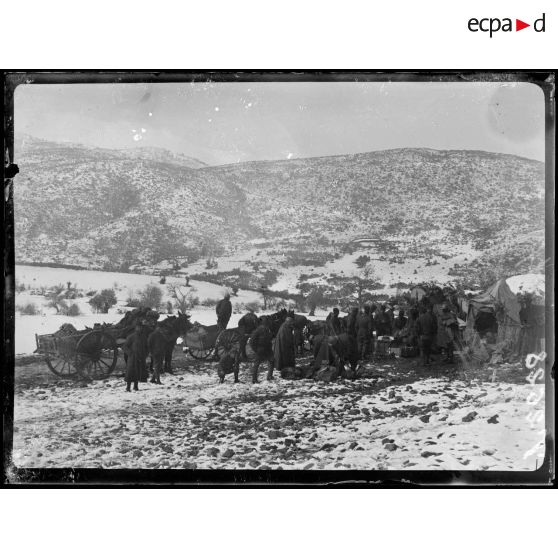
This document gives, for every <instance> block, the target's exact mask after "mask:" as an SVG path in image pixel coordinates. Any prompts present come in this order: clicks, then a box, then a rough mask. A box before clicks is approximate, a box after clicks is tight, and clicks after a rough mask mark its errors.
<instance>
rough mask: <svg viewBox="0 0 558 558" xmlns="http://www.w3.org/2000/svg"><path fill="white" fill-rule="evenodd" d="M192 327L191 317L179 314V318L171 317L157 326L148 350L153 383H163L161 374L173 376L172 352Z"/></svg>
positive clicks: (151, 334) (148, 340)
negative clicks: (179, 339)
mask: <svg viewBox="0 0 558 558" xmlns="http://www.w3.org/2000/svg"><path fill="white" fill-rule="evenodd" d="M191 327H192V324H191V323H190V316H188V314H183V313H182V312H180V311H179V312H178V316H169V317H168V318H165V319H164V320H163V321H162V322H159V323H158V324H157V327H156V328H155V330H154V331H153V332H152V333H150V334H149V336H148V338H147V348H148V350H149V353H150V355H151V365H152V366H153V368H154V370H153V378H152V379H151V382H152V383H154V384H160V383H161V378H160V376H161V372H162V371H163V361H164V372H168V373H169V374H172V367H171V361H172V352H173V350H174V346H175V345H176V340H177V339H178V337H180V336H183V335H186V333H187V332H188V330H189V329H190V328H191Z"/></svg>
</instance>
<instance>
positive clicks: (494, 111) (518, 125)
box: [487, 83, 545, 143]
mask: <svg viewBox="0 0 558 558" xmlns="http://www.w3.org/2000/svg"><path fill="white" fill-rule="evenodd" d="M544 114H545V111H544V95H543V94H542V90H541V89H540V88H539V87H537V86H536V85H533V84H531V83H502V84H501V85H500V86H499V87H498V88H497V89H496V91H495V92H494V93H493V94H492V97H491V99H490V101H489V103H488V110H487V121H488V125H489V127H490V129H491V130H492V132H493V133H495V134H498V135H500V136H505V137H506V138H507V139H508V140H510V141H513V142H516V143H523V142H527V141H530V140H532V139H533V138H536V137H537V136H540V137H541V139H542V138H544Z"/></svg>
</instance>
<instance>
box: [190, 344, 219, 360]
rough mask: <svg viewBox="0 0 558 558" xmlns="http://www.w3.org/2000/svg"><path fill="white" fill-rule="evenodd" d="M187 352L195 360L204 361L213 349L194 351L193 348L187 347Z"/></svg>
mask: <svg viewBox="0 0 558 558" xmlns="http://www.w3.org/2000/svg"><path fill="white" fill-rule="evenodd" d="M188 352H189V353H190V355H191V356H193V357H194V358H195V359H197V360H205V359H207V358H209V357H210V356H211V353H212V352H213V347H209V348H208V349H196V348H193V347H188Z"/></svg>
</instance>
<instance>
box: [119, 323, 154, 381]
mask: <svg viewBox="0 0 558 558" xmlns="http://www.w3.org/2000/svg"><path fill="white" fill-rule="evenodd" d="M147 333H148V331H147V327H146V326H145V324H144V323H143V322H141V323H138V324H137V325H136V328H135V331H134V333H132V334H130V335H128V337H126V341H124V344H123V345H122V350H123V351H124V354H125V355H126V391H130V387H131V385H132V383H133V384H134V391H138V382H139V381H140V380H141V381H144V376H145V374H146V373H147V371H146V368H145V359H146V358H147Z"/></svg>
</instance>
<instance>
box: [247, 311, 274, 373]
mask: <svg viewBox="0 0 558 558" xmlns="http://www.w3.org/2000/svg"><path fill="white" fill-rule="evenodd" d="M272 340H273V335H272V333H271V329H270V328H269V318H268V317H267V316H262V318H261V324H260V325H259V326H258V327H257V329H256V331H254V333H253V334H252V337H250V347H252V350H253V351H254V353H255V355H256V359H255V360H254V365H253V367H252V383H253V384H256V383H257V382H258V371H259V368H260V364H261V363H262V362H267V364H268V369H267V379H268V380H272V379H273V365H274V355H273V347H272Z"/></svg>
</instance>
